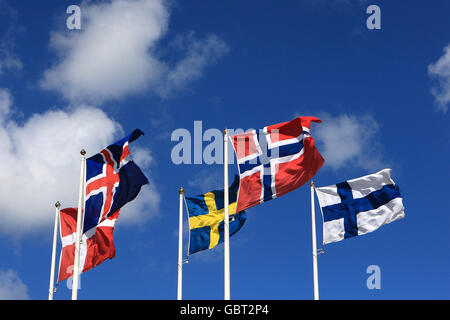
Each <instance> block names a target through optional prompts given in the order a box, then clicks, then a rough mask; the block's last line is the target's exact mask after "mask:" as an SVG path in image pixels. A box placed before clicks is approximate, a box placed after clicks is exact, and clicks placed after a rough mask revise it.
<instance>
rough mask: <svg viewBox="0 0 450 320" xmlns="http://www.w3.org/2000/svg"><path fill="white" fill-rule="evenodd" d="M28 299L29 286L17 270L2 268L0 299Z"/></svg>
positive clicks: (0, 273) (0, 272) (0, 274)
mask: <svg viewBox="0 0 450 320" xmlns="http://www.w3.org/2000/svg"><path fill="white" fill-rule="evenodd" d="M28 299H30V297H29V296H28V287H27V286H26V285H25V284H24V283H23V282H22V280H20V278H19V276H18V275H17V272H15V271H13V270H11V269H9V270H6V271H4V270H0V300H28Z"/></svg>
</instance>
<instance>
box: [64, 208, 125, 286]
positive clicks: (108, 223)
mask: <svg viewBox="0 0 450 320" xmlns="http://www.w3.org/2000/svg"><path fill="white" fill-rule="evenodd" d="M77 213H78V210H77V208H66V209H63V210H61V211H60V216H59V219H60V224H59V225H60V235H61V243H62V249H61V255H60V259H59V274H58V282H59V281H63V280H65V279H68V278H70V277H72V276H73V263H74V259H75V241H76V236H77ZM118 217H119V211H116V212H115V213H114V214H112V215H110V216H108V217H107V218H106V219H104V220H103V221H102V222H100V223H99V224H98V225H96V226H94V227H93V228H91V229H89V230H88V231H86V232H85V233H83V236H82V237H81V244H80V269H79V272H80V274H81V273H82V272H86V271H88V270H90V269H92V268H94V267H96V266H98V265H99V264H101V263H102V262H103V261H105V260H106V259H112V258H114V256H115V254H116V250H115V247H114V242H113V231H114V226H115V224H116V221H117V218H118Z"/></svg>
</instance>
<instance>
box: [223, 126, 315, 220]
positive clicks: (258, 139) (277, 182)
mask: <svg viewBox="0 0 450 320" xmlns="http://www.w3.org/2000/svg"><path fill="white" fill-rule="evenodd" d="M311 122H318V123H320V122H322V121H321V120H319V119H317V118H316V117H298V118H295V119H294V120H292V121H288V122H283V123H279V124H274V125H271V126H267V127H265V128H264V129H263V130H262V131H261V130H260V132H256V130H252V131H249V132H245V133H242V134H236V135H233V136H230V139H231V142H232V145H233V147H234V152H235V154H236V158H237V162H238V168H239V175H240V180H241V183H240V188H239V195H238V203H237V209H236V210H237V212H240V211H243V210H246V209H248V208H250V207H253V206H255V205H258V204H260V203H263V202H265V201H269V200H271V199H274V198H277V197H280V196H282V195H284V194H286V193H288V192H291V191H293V190H295V189H297V188H298V187H300V186H302V185H304V184H305V183H306V182H308V180H310V179H311V178H312V177H313V176H314V175H315V174H316V172H317V171H318V170H319V169H320V167H322V165H323V163H324V159H323V158H322V156H321V155H320V153H319V151H317V149H316V147H315V145H314V139H313V138H312V136H311V132H310V126H311Z"/></svg>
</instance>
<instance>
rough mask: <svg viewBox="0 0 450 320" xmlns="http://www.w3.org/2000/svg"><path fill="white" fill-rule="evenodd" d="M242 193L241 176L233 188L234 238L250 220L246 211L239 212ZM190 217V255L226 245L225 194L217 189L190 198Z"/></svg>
mask: <svg viewBox="0 0 450 320" xmlns="http://www.w3.org/2000/svg"><path fill="white" fill-rule="evenodd" d="M238 191H239V176H238V175H235V177H234V182H233V184H232V185H231V186H230V188H229V206H228V208H229V209H228V214H229V216H230V224H229V226H230V236H231V235H233V234H235V233H236V232H237V231H239V230H240V229H241V228H242V226H243V225H244V223H245V220H246V219H247V215H246V213H245V211H242V212H239V213H236V201H237V194H238ZM185 199H186V205H187V208H188V214H189V229H190V235H189V254H192V253H195V252H198V251H201V250H206V249H212V248H214V247H215V246H216V245H218V244H219V243H221V242H223V237H224V233H223V225H224V223H223V220H224V215H225V212H224V211H225V210H224V192H223V190H214V191H211V192H208V193H205V194H202V195H199V196H195V197H186V198H185Z"/></svg>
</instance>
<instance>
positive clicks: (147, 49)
mask: <svg viewBox="0 0 450 320" xmlns="http://www.w3.org/2000/svg"><path fill="white" fill-rule="evenodd" d="M81 17H82V26H81V28H82V30H81V31H79V32H78V31H68V30H64V31H58V32H52V34H51V41H50V46H51V49H53V50H54V51H55V52H56V53H57V54H58V55H59V57H60V59H59V61H58V62H57V63H56V64H55V65H54V66H52V67H51V68H50V69H48V70H46V71H45V72H44V74H43V78H42V80H41V82H40V84H41V87H42V88H44V89H47V90H56V91H58V92H59V93H61V94H62V95H63V96H64V97H65V98H66V99H67V100H69V101H71V102H72V103H73V102H78V103H79V102H85V103H91V104H101V103H103V102H105V101H107V100H112V99H120V98H123V97H124V96H127V95H129V94H136V93H141V92H143V91H149V92H153V93H155V94H159V95H162V96H167V95H168V94H169V93H170V92H171V91H173V90H179V89H181V88H182V87H183V86H185V85H186V84H187V83H189V82H190V81H192V80H194V79H196V78H198V77H199V76H200V74H201V72H202V70H203V68H204V67H205V66H206V65H208V64H210V63H213V62H214V61H215V60H216V59H217V58H218V57H220V56H221V55H222V54H223V52H225V50H226V49H225V48H226V45H225V43H224V42H223V41H222V40H220V39H219V38H218V37H216V36H209V37H207V38H206V39H205V40H195V39H193V38H192V39H190V45H189V46H188V49H187V52H186V57H185V58H182V59H181V60H180V61H179V62H178V63H175V65H174V67H170V66H169V65H168V63H166V62H164V61H162V59H161V57H160V55H159V54H158V41H160V40H161V39H162V38H163V36H164V35H165V34H166V33H167V29H168V21H169V12H168V9H167V6H166V2H165V1H163V0H111V1H103V2H101V3H96V4H93V3H91V2H85V3H84V4H82V6H81Z"/></svg>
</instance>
